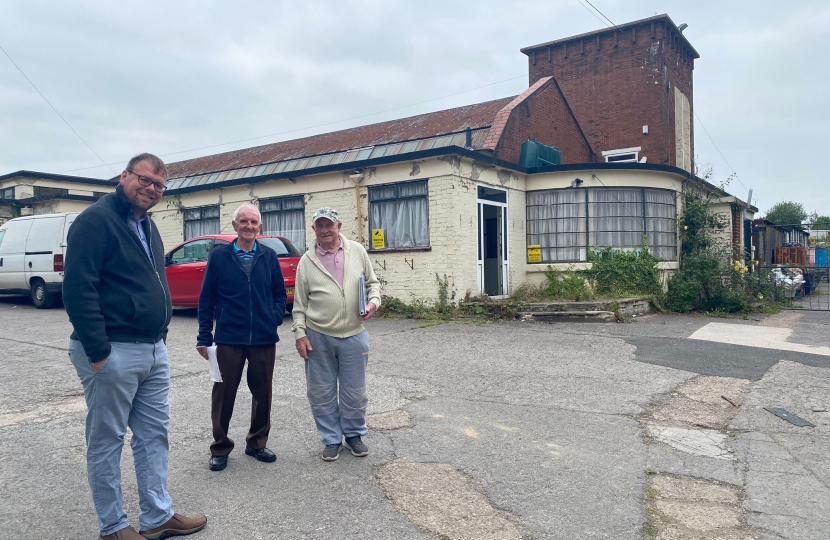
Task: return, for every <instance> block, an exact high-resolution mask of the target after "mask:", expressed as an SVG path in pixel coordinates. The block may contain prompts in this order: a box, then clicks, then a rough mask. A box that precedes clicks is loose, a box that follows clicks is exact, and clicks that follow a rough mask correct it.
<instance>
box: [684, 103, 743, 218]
mask: <svg viewBox="0 0 830 540" xmlns="http://www.w3.org/2000/svg"><path fill="white" fill-rule="evenodd" d="M694 114H695V118H697V121H698V123H699V124H700V127H702V128H703V132H704V133H706V136H707V137H709V140H710V141H712V146H714V147H715V150H717V151H718V154H720V157H721V158H723V162H724V163H726V166H727V167H729V170H730V171H732V174H734V175H735V179H736V180H738V183H739V184H741V187H743V188H744V189H745V190H746V192H747V193H749V189H747V187H746V186H745V185H744V183H743V182H741V178H740V177H739V176H738V173H736V172H735V169H733V168H732V165H730V164H729V162H728V161H727V160H726V156H724V155H723V152H721V151H720V148H718V145H717V144H715V139H713V138H712V136H711V135H709V130H708V129H706V126H704V125H703V122H702V121H701V120H700V117H699V116H698V115H697V113H694ZM749 204H752V201H749Z"/></svg>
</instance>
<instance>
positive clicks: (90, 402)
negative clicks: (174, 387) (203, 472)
mask: <svg viewBox="0 0 830 540" xmlns="http://www.w3.org/2000/svg"><path fill="white" fill-rule="evenodd" d="M166 182H167V169H166V168H165V166H164V163H163V162H162V161H161V160H160V159H159V158H157V157H156V156H154V155H152V154H139V155H137V156H136V157H134V158H132V159H131V160H130V162H129V163H128V164H127V168H126V170H125V171H124V172H122V173H121V179H120V182H119V185H118V187H117V188H116V190H115V193H110V194H109V195H106V196H104V197H102V198H101V199H100V200H98V202H96V203H95V204H93V205H92V206H90V207H89V208H87V209H86V210H84V211H83V212H82V213H81V215H79V216H78V217H77V219H75V222H74V223H73V224H72V226H71V227H70V229H69V236H68V239H67V244H68V245H67V248H66V264H65V275H64V282H63V302H64V305H65V306H66V312H67V314H68V315H69V320H70V322H71V323H72V326H73V328H74V332H73V333H72V335H71V336H70V340H69V357H70V359H71V360H72V364H73V365H74V366H75V370H76V371H77V373H78V377H80V379H81V384H82V385H83V389H84V396H85V397H86V404H87V408H88V409H89V411H88V413H87V417H86V444H87V456H86V459H87V476H88V479H89V486H90V488H91V490H92V500H93V503H94V504H95V511H96V512H97V514H98V528H99V529H100V531H101V538H102V539H104V540H143V539H144V538H151V539H153V538H163V537H166V536H169V535H182V534H190V533H193V532H196V531H198V530H201V529H202V528H203V527H204V526H205V524H206V523H207V518H206V517H205V516H194V517H188V516H183V515H181V514H178V513H174V512H173V508H172V507H173V503H172V501H171V500H170V495H168V493H167V458H168V451H169V445H168V441H167V433H168V430H169V428H170V411H169V404H168V400H167V393H168V390H169V389H170V363H169V360H168V357H167V348H166V347H165V343H164V340H165V338H166V336H167V325H168V324H169V323H170V316H171V314H172V306H171V304H170V291H169V290H168V288H167V279H166V278H165V275H164V246H163V245H162V243H161V237H160V236H159V232H158V228H157V227H156V226H155V224H154V223H153V221H152V220H151V219H150V218H149V216H148V215H147V211H148V210H150V209H151V208H152V207H154V206H155V205H156V204H157V203H158V202H159V201H160V200H161V196H162V193H163V192H164V189H165V187H164V185H165V183H166ZM127 426H129V427H130V430H131V431H132V434H133V435H132V440H131V441H130V446H132V449H133V460H134V462H135V471H136V480H137V485H138V496H139V503H140V507H141V514H140V516H139V524H140V531H141V534H139V533H138V532H137V531H136V530H135V529H134V528H132V527H130V526H129V521H128V519H127V514H126V512H124V507H123V505H122V494H121V449H122V448H123V446H124V435H125V434H126V431H127Z"/></svg>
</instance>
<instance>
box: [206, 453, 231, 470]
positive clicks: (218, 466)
mask: <svg viewBox="0 0 830 540" xmlns="http://www.w3.org/2000/svg"><path fill="white" fill-rule="evenodd" d="M227 466H228V456H210V470H211V471H222V470H224V469H225V467H227Z"/></svg>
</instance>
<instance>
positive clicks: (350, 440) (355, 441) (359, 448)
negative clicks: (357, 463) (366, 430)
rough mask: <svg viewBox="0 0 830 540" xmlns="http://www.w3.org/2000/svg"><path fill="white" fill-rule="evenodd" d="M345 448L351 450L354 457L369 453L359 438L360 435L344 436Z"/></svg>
mask: <svg viewBox="0 0 830 540" xmlns="http://www.w3.org/2000/svg"><path fill="white" fill-rule="evenodd" d="M346 448H348V449H349V450H351V451H352V455H353V456H355V457H363V456H365V455H368V454H369V448H368V447H367V446H366V444H365V443H364V442H363V440H361V438H360V435H357V436H355V437H346Z"/></svg>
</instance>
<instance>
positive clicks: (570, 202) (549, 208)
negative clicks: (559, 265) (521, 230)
mask: <svg viewBox="0 0 830 540" xmlns="http://www.w3.org/2000/svg"><path fill="white" fill-rule="evenodd" d="M585 225H586V223H585V190H584V189H552V190H547V191H531V192H529V193H528V194H527V245H529V246H540V247H541V255H542V261H543V262H568V261H584V260H586V258H587V253H588V250H587V241H586V228H585Z"/></svg>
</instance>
